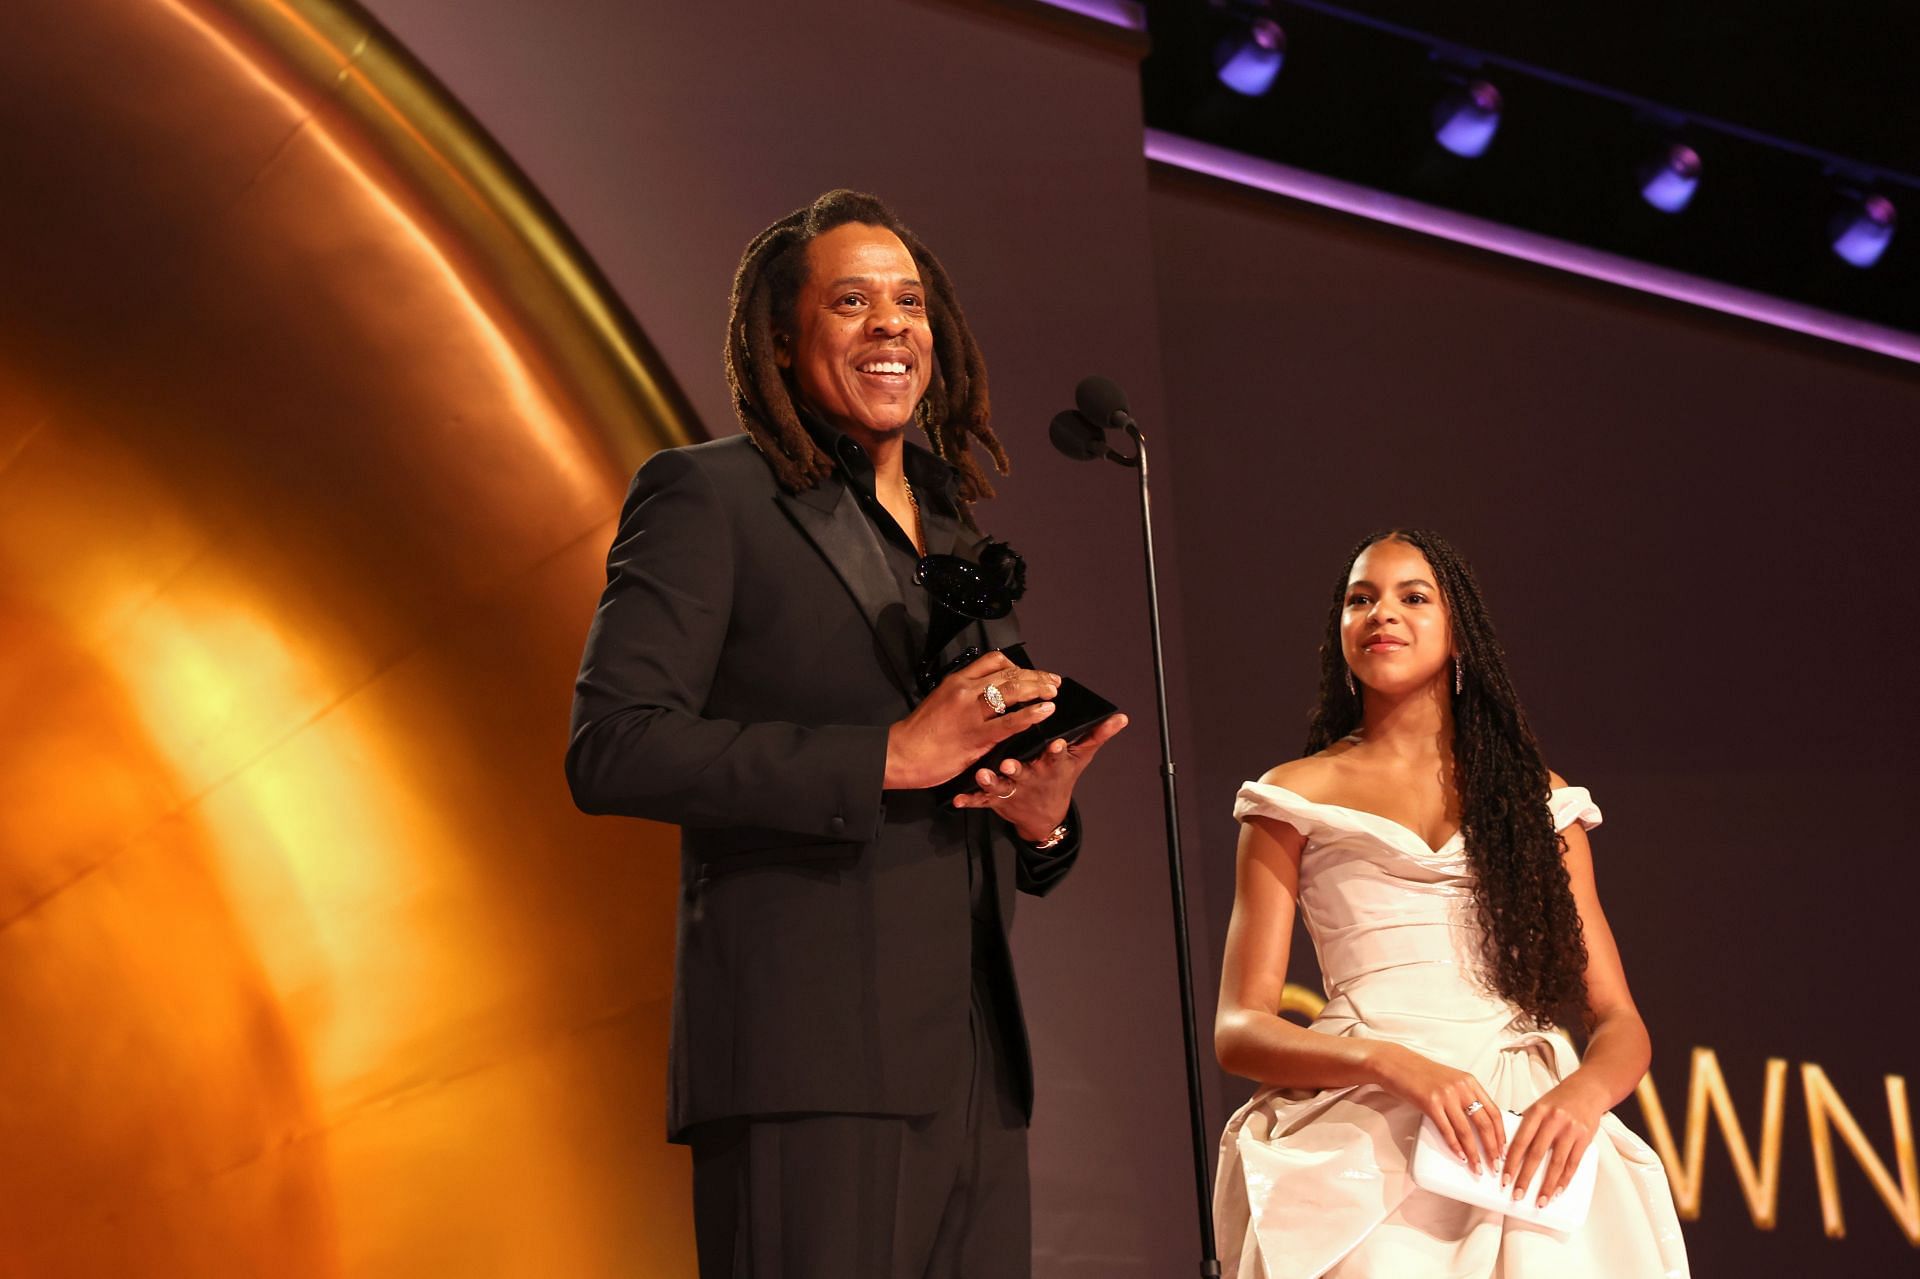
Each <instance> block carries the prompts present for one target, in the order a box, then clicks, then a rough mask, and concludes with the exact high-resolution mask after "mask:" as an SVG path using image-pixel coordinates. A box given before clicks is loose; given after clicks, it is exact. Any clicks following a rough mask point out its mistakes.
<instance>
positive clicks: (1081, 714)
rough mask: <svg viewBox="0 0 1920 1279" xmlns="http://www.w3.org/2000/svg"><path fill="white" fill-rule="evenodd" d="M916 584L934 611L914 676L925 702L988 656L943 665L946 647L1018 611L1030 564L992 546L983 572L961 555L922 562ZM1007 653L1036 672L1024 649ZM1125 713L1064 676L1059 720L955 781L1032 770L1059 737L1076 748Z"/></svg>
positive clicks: (967, 655) (971, 651)
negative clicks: (1009, 762) (1001, 770)
mask: <svg viewBox="0 0 1920 1279" xmlns="http://www.w3.org/2000/svg"><path fill="white" fill-rule="evenodd" d="M914 578H915V580H916V581H918V582H919V583H920V584H921V585H922V586H924V587H926V588H927V597H928V600H929V601H930V603H931V604H932V606H933V607H932V613H931V616H930V617H929V618H928V622H927V644H926V649H925V652H924V654H923V655H922V657H921V659H920V664H919V666H918V668H917V669H916V671H915V674H916V675H917V676H918V678H919V682H920V691H921V693H923V694H925V693H930V692H932V691H933V686H934V685H936V684H938V683H939V682H940V681H941V680H942V679H944V678H945V677H946V676H948V675H950V674H952V673H953V672H954V671H957V670H959V669H960V668H961V667H962V666H965V665H966V664H967V663H968V662H971V661H973V660H974V659H975V658H977V657H979V656H980V655H981V654H982V653H984V652H985V651H986V650H985V649H983V648H981V647H979V646H978V645H968V646H967V647H966V648H964V649H962V650H961V652H960V653H959V654H958V655H957V656H955V657H951V658H947V659H946V660H944V661H943V660H942V659H941V655H942V654H943V653H945V652H946V650H947V646H948V645H949V644H951V643H952V642H953V641H954V639H955V638H956V637H957V636H958V635H959V634H960V632H961V631H963V630H965V629H966V628H967V627H968V626H969V625H971V624H974V623H978V622H994V621H998V620H999V619H1001V618H1003V617H1005V616H1006V615H1007V614H1009V613H1011V612H1012V611H1013V605H1014V602H1015V601H1016V600H1018V599H1019V598H1020V597H1021V596H1022V595H1024V594H1026V590H1027V562H1026V561H1025V560H1024V559H1022V558H1021V557H1020V555H1019V554H1018V552H1016V551H1015V550H1014V549H1013V548H1012V547H1010V546H1008V545H1007V544H1006V543H1005V542H988V543H987V544H986V546H985V547H983V548H982V549H981V553H980V562H979V563H978V564H975V563H974V562H973V561H972V560H968V559H962V558H961V557H960V556H958V555H927V556H923V557H922V558H921V560H920V565H919V567H918V568H917V569H916V570H915V572H914ZM1001 651H1002V652H1004V653H1005V654H1006V655H1007V657H1008V659H1009V660H1010V661H1012V662H1013V664H1014V665H1016V666H1024V667H1027V668H1028V669H1029V670H1031V669H1032V668H1033V663H1032V661H1030V660H1029V659H1028V657H1027V651H1026V646H1025V645H1024V644H1009V645H1008V646H1007V647H1006V648H1004V649H1002V650H1001ZM1009 709H1013V708H1009ZM1118 709H1119V708H1118V707H1116V706H1114V704H1113V703H1112V702H1109V701H1108V700H1107V699H1106V698H1104V697H1102V696H1100V695H1099V694H1098V693H1096V692H1094V691H1093V690H1092V689H1089V688H1087V687H1086V686H1085V685H1083V684H1080V683H1078V682H1076V681H1074V680H1071V679H1068V678H1067V677H1066V676H1064V675H1062V676H1061V677H1060V691H1059V692H1058V693H1057V694H1055V696H1054V698H1053V714H1052V715H1049V716H1048V717H1047V718H1046V719H1044V720H1042V721H1040V722H1039V723H1038V724H1035V725H1032V726H1031V727H1029V728H1024V729H1022V730H1020V731H1019V732H1017V733H1015V734H1013V735H1012V736H1011V737H1009V738H1007V739H1006V740H1005V741H1003V742H1001V743H1000V744H999V745H997V746H995V747H994V748H993V749H992V750H991V751H989V752H988V753H987V754H986V755H984V756H982V757H981V758H980V759H979V760H978V761H976V762H975V763H973V764H971V765H969V766H968V768H967V770H966V772H965V773H962V774H961V775H960V777H959V778H957V779H956V780H961V781H964V780H965V779H966V778H968V777H969V776H971V774H972V773H973V771H974V770H975V769H977V768H996V767H998V765H999V763H1000V761H1001V760H1003V759H1017V760H1019V761H1020V762H1021V763H1023V764H1024V763H1029V762H1031V761H1032V760H1034V759H1036V758H1038V757H1039V755H1040V752H1042V751H1044V750H1045V749H1046V748H1047V743H1049V742H1051V741H1052V740H1053V739H1054V738H1056V737H1064V738H1066V739H1067V740H1068V741H1069V742H1077V741H1079V740H1080V739H1081V738H1082V737H1085V736H1086V735H1087V734H1088V733H1090V732H1092V731H1093V728H1094V726H1095V725H1096V724H1098V723H1099V722H1100V721H1101V720H1103V719H1105V718H1106V717H1107V716H1109V715H1112V714H1114V713H1115V712H1116V711H1117V710H1118Z"/></svg>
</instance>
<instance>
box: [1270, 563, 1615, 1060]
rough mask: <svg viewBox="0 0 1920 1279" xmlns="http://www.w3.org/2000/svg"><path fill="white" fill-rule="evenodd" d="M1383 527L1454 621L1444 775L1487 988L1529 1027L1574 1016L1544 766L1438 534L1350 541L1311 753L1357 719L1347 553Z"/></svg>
mask: <svg viewBox="0 0 1920 1279" xmlns="http://www.w3.org/2000/svg"><path fill="white" fill-rule="evenodd" d="M1388 538H1391V539H1393V540H1395V541H1400V542H1405V543H1407V544H1408V545H1410V546H1412V547H1414V548H1416V549H1417V550H1419V552H1420V553H1421V554H1422V555H1424V556H1426V557H1427V563H1428V564H1430V565H1432V567H1433V573H1434V577H1435V579H1436V580H1437V582H1438V584H1439V587H1440V593H1441V594H1442V595H1443V596H1444V597H1445V598H1446V601H1447V610H1448V613H1449V615H1450V616H1451V618H1452V623H1453V642H1454V644H1455V646H1456V648H1457V650H1458V652H1459V654H1460V664H1461V678H1462V681H1463V684H1462V688H1461V690H1460V691H1459V692H1458V693H1454V694H1452V697H1453V784H1454V786H1455V787H1456V788H1457V790H1458V791H1459V795H1460V828H1461V832H1462V834H1463V836H1464V837H1465V840H1466V849H1467V859H1468V861H1469V863H1470V864H1471V865H1472V867H1473V870H1474V874H1475V887H1474V898H1475V901H1476V902H1477V904H1478V913H1479V920H1480V925H1481V928H1482V929H1483V930H1484V936H1485V942H1484V944H1485V951H1484V958H1485V960H1486V963H1487V967H1488V970H1489V973H1490V975H1491V978H1492V981H1493V985H1494V988H1495V989H1496V990H1497V991H1498V992H1499V993H1500V994H1501V995H1502V996H1503V997H1505V998H1506V999H1507V1000H1508V1001H1509V1002H1511V1003H1512V1004H1514V1005H1515V1006H1516V1007H1518V1008H1519V1009H1520V1011H1521V1012H1522V1013H1523V1014H1524V1015H1525V1016H1526V1018H1527V1019H1528V1021H1529V1022H1530V1023H1531V1024H1533V1025H1535V1026H1547V1025H1553V1024H1557V1023H1562V1022H1563V1021H1564V1020H1565V1019H1567V1018H1576V1019H1579V1020H1581V1021H1583V1022H1584V1021H1585V1020H1586V1019H1587V1017H1588V1009H1587V986H1586V967H1587V944H1586V938H1585V937H1584V936H1582V934H1581V930H1580V912H1579V908H1578V907H1577V906H1576V905H1575V904H1574V900H1573V887H1572V883H1571V881H1570V880H1569V879H1568V876H1567V868H1566V865H1565V863H1564V862H1563V861H1562V860H1561V859H1562V857H1563V856H1564V855H1565V853H1566V841H1565V840H1564V839H1562V838H1561V836H1560V835H1559V834H1558V833H1557V832H1556V831H1555V830H1554V828H1553V817H1552V814H1551V812H1550V811H1549V810H1548V807H1547V792H1548V790H1549V785H1548V780H1547V768H1546V765H1545V764H1544V763H1542V762H1541V759H1540V746H1539V743H1538V742H1536V741H1535V740H1534V736H1533V730H1532V729H1531V728H1529V727H1528V726H1527V717H1526V714H1525V712H1524V711H1522V710H1521V709H1520V699H1519V697H1518V696H1517V695H1516V694H1515V693H1514V691H1513V684H1512V682H1511V681H1510V680H1509V679H1508V678H1507V661H1506V654H1505V653H1504V652H1503V651H1502V650H1501V648H1500V641H1499V640H1498V639H1496V638H1495V637H1494V633H1493V622H1492V620H1491V619H1489V618H1488V616H1487V610H1486V606H1485V604H1483V603H1482V602H1481V599H1480V586H1479V584H1478V583H1477V582H1476V581H1475V580H1474V577H1473V572H1472V570H1471V569H1469V568H1468V567H1467V563H1466V561H1465V560H1464V559H1462V558H1461V557H1460V555H1459V553H1458V552H1457V551H1455V550H1454V549H1453V547H1452V546H1450V545H1448V543H1447V541H1446V539H1444V538H1442V537H1441V536H1440V535H1439V534H1437V533H1432V532H1428V531H1426V530H1424V529H1393V530H1390V531H1387V532H1383V533H1375V534H1373V535H1372V536H1371V537H1368V538H1367V539H1365V540H1364V541H1362V542H1361V543H1360V544H1359V545H1358V546H1356V547H1354V548H1353V554H1351V555H1349V556H1348V557H1347V563H1346V566H1345V567H1344V568H1342V569H1341V570H1340V577H1339V580H1338V581H1337V582H1335V584H1334V589H1333V608H1332V611H1331V612H1330V613H1329V615H1328V617H1327V631H1326V638H1325V640H1324V641H1323V642H1322V643H1321V646H1320V702H1319V705H1317V706H1316V707H1314V710H1313V714H1312V715H1311V717H1310V718H1309V720H1308V727H1307V749H1306V753H1307V754H1309V755H1311V754H1314V753H1315V752H1317V751H1321V750H1324V749H1326V748H1327V747H1328V746H1329V745H1331V744H1332V743H1334V742H1336V741H1339V740H1340V739H1341V738H1343V737H1345V736H1347V735H1348V734H1349V733H1352V732H1353V731H1354V730H1356V729H1358V728H1359V727H1360V724H1361V714H1360V705H1361V703H1360V698H1361V694H1360V693H1359V692H1358V691H1350V690H1349V688H1348V683H1347V659H1346V654H1345V653H1344V651H1343V650H1342V649H1341V647H1340V618H1341V614H1342V612H1343V610H1344V609H1345V606H1346V596H1347V579H1348V577H1349V576H1350V575H1351V574H1352V572H1353V565H1354V561H1355V560H1358V559H1359V558H1360V555H1361V553H1362V552H1363V551H1365V550H1366V549H1367V548H1368V547H1369V546H1372V545H1373V544H1374V543H1376V542H1380V541H1384V540H1386V539H1388Z"/></svg>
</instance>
